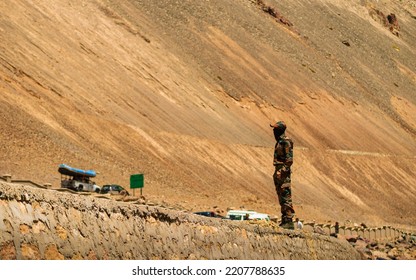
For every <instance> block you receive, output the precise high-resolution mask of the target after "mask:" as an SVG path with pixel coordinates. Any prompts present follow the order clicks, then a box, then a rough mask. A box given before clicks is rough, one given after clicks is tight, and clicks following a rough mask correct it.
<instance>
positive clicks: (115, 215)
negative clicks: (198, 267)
mask: <svg viewBox="0 0 416 280" xmlns="http://www.w3.org/2000/svg"><path fill="white" fill-rule="evenodd" d="M359 258H360V254H359V253H358V252H357V251H356V250H355V249H353V248H352V246H350V245H349V244H348V243H347V242H346V241H341V240H338V239H335V238H332V237H329V236H322V235H317V234H312V233H304V232H295V231H286V230H282V229H280V228H278V227H277V226H276V225H275V224H274V223H272V222H269V223H265V222H263V223H259V222H252V223H249V222H241V221H240V222H238V221H229V220H221V219H215V218H205V217H200V216H196V215H193V214H190V213H185V212H180V211H175V210H169V209H165V208H161V207H156V206H149V205H143V204H138V203H137V202H136V203H133V202H120V201H115V200H112V199H106V198H103V197H100V196H97V195H94V194H93V195H81V194H78V193H76V194H73V193H68V192H62V191H57V190H52V189H40V188H35V187H32V186H27V185H21V184H10V183H6V182H0V259H19V260H20V259H113V260H114V259H170V260H172V259H210V260H214V259H215V260H217V259H359Z"/></svg>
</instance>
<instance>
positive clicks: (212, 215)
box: [194, 211, 223, 218]
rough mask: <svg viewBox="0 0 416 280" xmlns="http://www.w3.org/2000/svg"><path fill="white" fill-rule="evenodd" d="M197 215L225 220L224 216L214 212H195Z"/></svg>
mask: <svg viewBox="0 0 416 280" xmlns="http://www.w3.org/2000/svg"><path fill="white" fill-rule="evenodd" d="M194 214H195V215H200V216H205V217H212V218H223V217H222V216H220V215H218V214H217V213H215V212H214V211H202V212H194Z"/></svg>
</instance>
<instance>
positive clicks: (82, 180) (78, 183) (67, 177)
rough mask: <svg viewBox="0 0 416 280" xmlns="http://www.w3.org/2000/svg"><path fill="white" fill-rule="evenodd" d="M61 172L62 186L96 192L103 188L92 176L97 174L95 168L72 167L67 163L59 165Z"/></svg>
mask: <svg viewBox="0 0 416 280" xmlns="http://www.w3.org/2000/svg"><path fill="white" fill-rule="evenodd" d="M58 171H59V173H61V187H62V188H67V189H71V190H74V191H79V192H81V191H84V192H96V193H99V192H100V191H101V188H100V187H99V186H97V185H96V184H95V183H94V182H93V181H91V178H93V177H95V176H96V172H95V171H94V170H82V169H78V168H73V167H70V166H69V165H66V164H61V165H59V169H58Z"/></svg>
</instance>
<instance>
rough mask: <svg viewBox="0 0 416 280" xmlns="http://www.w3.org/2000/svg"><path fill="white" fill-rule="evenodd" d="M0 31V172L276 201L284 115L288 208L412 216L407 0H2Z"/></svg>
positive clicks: (410, 5) (208, 199)
mask: <svg viewBox="0 0 416 280" xmlns="http://www.w3.org/2000/svg"><path fill="white" fill-rule="evenodd" d="M0 35H1V40H0V92H1V94H0V129H1V130H2V133H1V135H0V143H1V145H0V153H1V154H2V157H1V159H0V172H1V173H2V174H0V175H3V174H6V173H8V174H12V175H13V177H15V178H27V179H31V180H34V181H37V182H40V183H44V182H49V183H52V185H53V187H54V188H59V184H60V176H59V173H58V172H57V169H58V165H59V164H61V163H67V164H69V165H72V166H75V167H78V168H82V169H94V170H96V171H98V172H99V175H98V176H97V183H98V184H100V185H103V184H106V183H118V184H122V185H124V186H128V185H129V176H130V175H131V174H135V173H144V174H145V188H144V190H143V191H144V195H145V196H147V197H150V198H152V199H154V200H158V201H162V202H165V203H166V204H170V205H178V206H180V207H182V208H183V209H186V210H189V211H197V210H198V211H199V210H210V209H213V208H215V209H217V210H219V211H221V210H222V211H224V210H225V209H227V208H228V207H245V208H249V209H255V210H258V211H263V212H267V213H270V214H271V215H277V214H278V213H279V208H278V207H277V203H276V194H275V192H274V186H273V181H272V178H271V175H272V173H273V166H272V153H273V145H274V139H273V136H272V133H271V131H270V128H269V123H270V122H274V121H276V120H284V121H285V122H286V123H287V125H288V130H287V134H288V135H289V136H291V137H292V138H293V140H294V142H295V163H294V167H293V171H294V173H293V199H294V203H295V209H296V211H297V215H298V217H300V218H302V219H306V220H317V221H327V220H332V221H340V222H341V223H342V222H344V221H346V220H350V221H355V222H359V223H361V222H364V223H366V224H369V225H377V224H392V225H396V226H400V227H403V228H414V226H415V225H416V216H415V215H414V214H413V213H414V211H415V204H414V201H415V200H416V172H415V170H416V157H415V156H416V145H415V144H416V141H415V137H416V114H415V112H416V95H415V92H416V59H415V58H416V49H415V48H414V46H415V45H416V7H415V2H414V1H410V0H403V1H399V0H393V1H370V0H368V1H367V0H360V1H358V0H349V1H341V0H322V1H300V0H280V1H274V0H267V1H266V0H263V1H261V0H257V1H255V0H235V1H222V0H209V1H169V0H161V1H150V0H134V1H133V0H125V1H120V0H93V1H68V0H57V1H54V2H53V3H52V4H51V2H50V1H44V0H41V1H36V2H33V1H26V0H22V1H7V3H6V2H2V3H0ZM136 195H137V194H136Z"/></svg>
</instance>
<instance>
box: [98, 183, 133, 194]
mask: <svg viewBox="0 0 416 280" xmlns="http://www.w3.org/2000/svg"><path fill="white" fill-rule="evenodd" d="M101 193H116V194H127V195H130V194H129V192H128V191H127V190H126V189H125V188H123V187H122V186H120V185H115V184H111V185H103V187H102V188H101Z"/></svg>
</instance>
